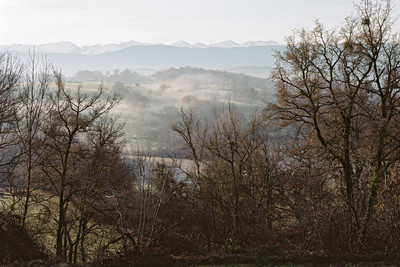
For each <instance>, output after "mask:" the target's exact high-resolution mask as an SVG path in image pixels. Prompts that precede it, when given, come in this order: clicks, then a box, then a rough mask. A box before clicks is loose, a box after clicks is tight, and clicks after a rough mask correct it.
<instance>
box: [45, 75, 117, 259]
mask: <svg viewBox="0 0 400 267" xmlns="http://www.w3.org/2000/svg"><path fill="white" fill-rule="evenodd" d="M55 78H56V86H57V90H56V92H55V93H53V94H51V95H50V100H49V101H50V102H51V109H50V110H49V111H48V112H49V116H48V117H47V119H46V121H45V122H44V127H43V132H44V134H45V136H46V138H47V141H46V153H44V154H43V156H42V158H43V159H42V171H43V172H44V174H45V176H46V178H47V179H48V181H49V182H50V184H51V189H52V190H53V191H54V193H55V194H56V196H57V198H58V217H57V219H56V221H57V234H56V257H57V258H58V259H59V260H62V261H65V260H66V259H67V251H68V232H69V225H68V220H67V217H68V214H67V213H68V209H69V208H71V207H70V202H71V201H72V198H73V196H74V195H76V194H77V192H79V191H80V190H81V188H80V187H79V186H77V185H78V184H79V183H78V181H79V179H81V178H82V177H81V176H80V174H79V172H78V170H79V169H82V168H84V167H85V165H86V164H87V162H88V161H87V159H88V157H90V155H91V153H90V152H91V149H90V145H89V144H88V142H87V139H86V136H87V134H88V133H90V132H93V131H94V128H95V126H96V123H97V122H98V121H99V120H100V119H101V118H102V117H103V116H105V115H106V114H107V113H108V112H109V111H110V110H111V109H112V108H113V107H114V106H115V105H116V104H117V103H118V97H117V96H116V95H114V96H112V97H107V98H105V89H104V87H103V86H102V85H100V86H99V89H98V91H97V92H96V93H92V94H88V93H84V92H83V91H82V90H81V87H78V89H76V91H69V90H68V89H67V88H65V84H64V82H63V79H62V75H61V73H59V72H56V73H55Z"/></svg>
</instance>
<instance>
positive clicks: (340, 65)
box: [266, 0, 400, 249]
mask: <svg viewBox="0 0 400 267" xmlns="http://www.w3.org/2000/svg"><path fill="white" fill-rule="evenodd" d="M391 11H392V8H391V3H390V1H384V2H383V3H380V2H377V3H374V2H372V1H369V0H364V1H360V2H359V3H358V4H357V5H356V12H357V13H356V15H355V16H353V17H349V18H347V19H346V22H345V23H344V25H343V26H342V27H341V28H340V29H339V30H326V29H324V27H323V25H322V24H320V23H319V22H317V23H316V25H315V28H314V30H312V31H310V32H308V31H306V30H299V31H297V32H296V33H295V34H294V35H293V36H291V37H289V38H288V39H287V49H286V51H285V52H283V53H278V54H277V63H276V67H275V70H274V72H273V76H272V77H273V78H274V80H275V82H276V85H277V88H278V100H277V103H275V104H270V105H269V106H268V107H267V109H266V111H267V114H268V116H270V118H275V119H279V120H280V121H281V122H282V125H283V126H286V125H291V127H295V128H297V130H298V131H299V132H301V133H302V134H304V135H305V136H306V138H305V140H308V142H307V141H306V142H304V143H305V144H306V145H309V146H313V147H314V149H315V151H316V154H318V155H320V157H321V159H324V160H326V162H334V163H335V164H336V166H337V170H338V171H337V172H336V174H335V173H334V172H333V175H332V177H335V176H337V177H339V179H338V180H337V185H339V188H340V191H341V192H342V195H343V200H344V201H345V203H346V206H347V209H348V214H349V217H348V225H349V229H350V239H351V241H350V244H351V248H352V249H354V248H356V249H360V248H362V247H363V245H364V240H365V235H366V232H367V229H368V224H369V221H370V218H371V216H372V214H373V207H374V205H375V204H376V195H377V190H378V188H379V184H380V182H381V181H382V179H384V173H385V170H386V168H387V166H389V165H390V164H393V162H394V161H396V160H397V157H396V155H398V148H399V147H398V144H399V143H398V132H397V131H395V130H394V129H395V128H397V127H398V104H399V102H398V91H399V78H398V77H399V64H400V63H399V62H400V61H399V56H400V50H399V37H398V34H394V33H393V32H392V26H393V20H392V18H391ZM366 192H367V193H366ZM355 245H356V247H355Z"/></svg>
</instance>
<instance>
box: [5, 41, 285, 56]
mask: <svg viewBox="0 0 400 267" xmlns="http://www.w3.org/2000/svg"><path fill="white" fill-rule="evenodd" d="M139 45H140V46H144V45H145V46H150V45H158V46H159V45H166V44H162V43H143V42H137V41H133V40H131V41H128V42H122V43H118V44H107V45H100V44H96V45H90V46H82V47H80V46H78V45H76V44H74V43H71V42H58V43H47V44H38V45H29V44H13V45H0V50H8V51H17V52H23V53H27V52H28V51H30V50H32V49H35V51H36V52H37V53H65V54H70V53H73V54H82V55H99V54H102V53H109V52H115V51H118V50H121V49H124V48H128V47H131V46H139ZM270 45H280V44H279V43H277V42H275V41H254V42H253V41H250V42H245V43H241V44H239V43H235V42H233V41H230V40H229V41H225V42H221V43H215V44H205V43H195V44H190V43H187V42H185V41H182V40H180V41H178V42H176V43H173V44H171V45H167V46H173V47H182V48H210V47H217V48H238V47H254V46H270Z"/></svg>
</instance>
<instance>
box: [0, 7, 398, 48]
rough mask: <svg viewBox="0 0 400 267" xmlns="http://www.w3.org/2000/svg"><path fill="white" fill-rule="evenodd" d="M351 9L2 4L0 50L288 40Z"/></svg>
mask: <svg viewBox="0 0 400 267" xmlns="http://www.w3.org/2000/svg"><path fill="white" fill-rule="evenodd" d="M394 2H395V1H394ZM352 9H353V1H352V0H0V25H1V26H0V45H7V44H15V43H23V44H40V43H49V42H59V41H70V42H74V43H76V44H78V45H93V44H97V43H99V44H108V43H118V42H124V41H128V40H136V41H142V42H163V43H173V42H176V41H178V40H185V41H187V42H190V43H195V42H204V43H207V44H209V43H216V42H221V41H225V40H233V41H235V42H245V41H256V40H275V41H278V42H281V43H283V42H284V37H285V36H288V35H290V34H291V32H292V30H293V29H294V28H301V27H306V28H311V27H312V25H313V24H314V20H315V19H319V20H320V21H321V22H323V23H325V24H326V25H327V26H334V25H338V24H340V23H341V22H342V21H343V19H344V17H345V16H346V15H349V14H350V13H351V11H352Z"/></svg>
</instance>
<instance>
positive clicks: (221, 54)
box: [0, 41, 284, 77]
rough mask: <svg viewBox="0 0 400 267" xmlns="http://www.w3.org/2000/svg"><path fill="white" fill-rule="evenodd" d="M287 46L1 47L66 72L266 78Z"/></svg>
mask: <svg viewBox="0 0 400 267" xmlns="http://www.w3.org/2000/svg"><path fill="white" fill-rule="evenodd" d="M283 48H284V46H283V45H279V44H278V43H276V42H273V41H268V42H264V41H257V42H247V43H243V44H237V43H234V42H232V41H226V42H222V43H219V44H212V45H206V44H203V43H197V44H189V43H186V42H184V41H179V42H177V43H175V44H172V45H165V44H145V43H138V42H134V41H130V42H126V43H120V44H110V45H105V46H101V45H95V46H84V47H79V46H77V45H75V44H73V43H69V42H62V43H52V44H43V45H36V46H29V45H10V46H0V50H8V51H15V52H17V53H18V54H19V55H20V57H22V58H24V57H26V56H27V54H28V53H29V50H31V51H32V50H33V49H35V51H36V53H38V54H47V57H48V59H49V60H50V61H52V62H53V64H54V65H56V66H58V67H59V68H61V69H62V70H63V72H64V73H65V74H66V75H71V74H72V73H74V72H76V71H78V70H82V69H88V70H99V71H107V70H113V69H142V70H143V69H145V70H143V71H146V70H147V71H149V72H151V71H156V70H161V69H167V68H170V67H176V68H179V67H185V66H191V67H198V68H206V69H208V68H212V69H218V70H233V71H234V72H239V73H244V74H249V75H255V76H259V77H260V76H261V77H266V75H264V73H266V72H267V71H268V69H269V67H270V66H272V65H273V63H274V57H273V55H274V53H275V50H279V51H282V50H283Z"/></svg>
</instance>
